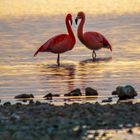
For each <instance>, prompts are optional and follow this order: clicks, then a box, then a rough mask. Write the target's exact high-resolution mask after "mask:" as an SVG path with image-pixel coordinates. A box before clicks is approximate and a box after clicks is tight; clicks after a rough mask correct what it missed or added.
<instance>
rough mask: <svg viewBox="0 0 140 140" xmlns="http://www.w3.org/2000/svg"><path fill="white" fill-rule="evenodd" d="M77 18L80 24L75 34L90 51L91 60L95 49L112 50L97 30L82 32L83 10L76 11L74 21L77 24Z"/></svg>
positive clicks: (94, 54) (94, 55) (93, 57)
mask: <svg viewBox="0 0 140 140" xmlns="http://www.w3.org/2000/svg"><path fill="white" fill-rule="evenodd" d="M78 19H81V21H80V24H79V26H78V29H77V36H78V38H79V40H80V41H81V42H82V43H83V44H84V45H85V46H86V47H87V48H88V49H90V50H93V52H92V59H93V61H94V60H95V59H96V52H95V51H96V50H99V49H101V48H108V49H110V51H112V47H111V45H110V43H109V42H108V40H107V39H106V38H105V37H104V36H103V35H102V34H100V33H98V32H85V33H83V26H84V23H85V14H84V12H78V14H77V17H76V19H75V23H76V24H77V22H78Z"/></svg>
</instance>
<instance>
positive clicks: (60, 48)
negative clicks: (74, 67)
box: [34, 14, 75, 66]
mask: <svg viewBox="0 0 140 140" xmlns="http://www.w3.org/2000/svg"><path fill="white" fill-rule="evenodd" d="M69 21H71V24H72V16H71V14H67V16H66V19H65V22H66V27H67V31H68V34H60V35H56V36H54V37H52V38H51V39H49V40H48V41H47V42H46V43H45V44H43V45H42V46H41V47H40V48H39V49H38V50H37V51H36V52H35V54H34V56H36V55H37V54H38V53H39V52H52V53H57V54H58V57H57V64H58V66H59V65H60V62H59V57H60V56H59V54H60V53H64V52H66V51H69V50H71V49H72V48H73V47H74V45H75V36H74V34H73V31H72V29H71V26H70V24H69Z"/></svg>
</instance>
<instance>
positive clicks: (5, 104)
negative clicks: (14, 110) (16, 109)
mask: <svg viewBox="0 0 140 140" xmlns="http://www.w3.org/2000/svg"><path fill="white" fill-rule="evenodd" d="M3 105H4V106H10V105H11V103H10V102H5V103H4V104H3Z"/></svg>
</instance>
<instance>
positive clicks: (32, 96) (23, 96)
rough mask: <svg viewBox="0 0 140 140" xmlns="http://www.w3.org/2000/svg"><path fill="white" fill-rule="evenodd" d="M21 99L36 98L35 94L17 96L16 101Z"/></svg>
mask: <svg viewBox="0 0 140 140" xmlns="http://www.w3.org/2000/svg"><path fill="white" fill-rule="evenodd" d="M19 98H34V95H33V94H20V95H17V96H15V99H19Z"/></svg>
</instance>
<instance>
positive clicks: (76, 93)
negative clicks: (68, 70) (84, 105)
mask: <svg viewBox="0 0 140 140" xmlns="http://www.w3.org/2000/svg"><path fill="white" fill-rule="evenodd" d="M81 95H82V93H81V91H80V89H79V88H76V89H75V90H72V91H71V92H69V93H66V94H64V96H81Z"/></svg>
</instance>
